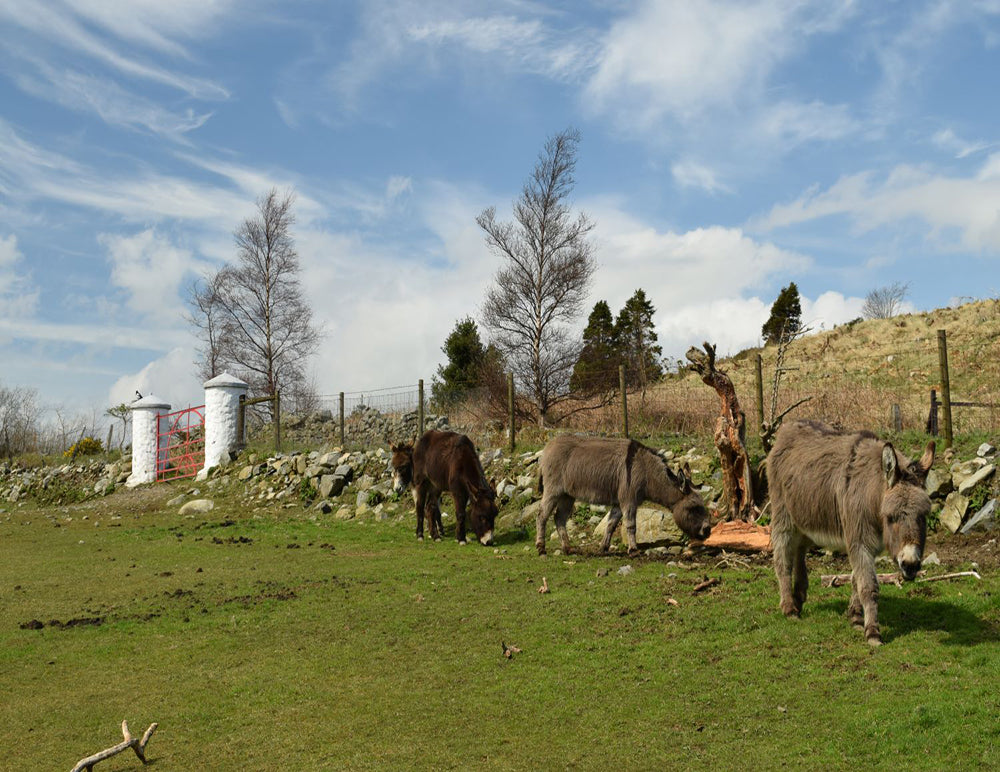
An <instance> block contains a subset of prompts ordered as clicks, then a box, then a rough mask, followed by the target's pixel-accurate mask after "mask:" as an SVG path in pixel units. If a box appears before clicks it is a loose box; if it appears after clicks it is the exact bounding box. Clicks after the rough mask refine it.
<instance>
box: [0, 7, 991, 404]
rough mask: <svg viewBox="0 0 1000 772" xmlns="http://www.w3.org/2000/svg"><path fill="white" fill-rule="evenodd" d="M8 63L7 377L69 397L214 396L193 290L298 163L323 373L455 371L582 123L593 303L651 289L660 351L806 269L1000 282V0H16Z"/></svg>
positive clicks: (944, 293)
mask: <svg viewBox="0 0 1000 772" xmlns="http://www.w3.org/2000/svg"><path fill="white" fill-rule="evenodd" d="M0 74H2V77H0V363H2V365H0V382H2V383H3V384H4V385H7V386H29V387H33V388H36V389H37V390H38V392H39V395H40V397H41V400H42V402H43V403H44V404H46V405H49V406H54V405H61V406H66V407H68V408H71V409H80V410H85V409H88V408H98V409H103V407H106V406H107V405H109V404H117V403H118V402H121V401H125V400H128V399H129V398H130V397H131V396H132V394H133V392H134V390H135V389H137V388H138V389H140V390H141V391H143V392H144V393H147V392H150V391H152V392H155V393H156V394H158V395H160V396H163V397H166V398H167V399H169V400H171V401H172V402H173V403H174V404H175V405H177V406H182V405H186V404H188V403H198V402H200V389H199V384H198V382H197V381H196V380H195V378H194V376H193V370H194V368H193V365H192V361H193V359H194V356H195V355H194V346H195V343H194V341H193V339H192V337H191V332H190V329H189V327H188V325H187V324H186V322H185V320H184V310H185V296H186V287H187V286H188V285H189V283H190V282H191V280H192V279H194V278H195V277H196V276H198V275H200V274H203V273H204V272H206V271H210V270H213V269H216V268H218V267H219V266H220V265H221V264H222V263H223V262H224V261H226V260H230V259H232V258H233V257H234V254H235V250H234V248H233V242H232V232H233V229H234V228H235V227H236V226H237V225H238V223H239V222H240V220H241V219H242V218H244V217H246V216H247V215H249V214H250V213H251V212H252V210H253V203H254V200H255V199H256V198H257V197H258V196H260V195H261V194H262V193H265V192H266V191H267V190H268V189H269V188H270V187H271V186H278V187H294V189H295V190H296V192H297V196H298V199H297V205H296V214H297V218H298V221H297V225H296V228H295V236H296V242H297V246H298V249H299V253H300V256H301V263H302V278H303V282H304V285H305V287H306V292H307V296H308V298H309V300H310V302H311V304H312V307H313V310H314V313H315V316H316V320H317V321H318V322H320V323H321V324H322V325H323V327H324V329H325V333H326V335H325V338H324V342H323V344H322V346H321V348H320V352H319V355H318V356H317V358H316V360H315V372H314V374H313V375H314V379H315V385H316V388H317V390H318V391H319V393H321V394H335V393H336V392H338V391H360V390H366V389H367V390H370V389H374V388H379V387H385V386H396V385H402V384H412V383H415V382H416V381H417V379H419V378H423V379H424V380H425V381H427V382H429V381H430V379H431V378H432V376H433V375H434V373H435V371H436V367H437V366H438V365H439V364H441V363H442V359H443V355H442V354H441V351H440V348H441V345H442V344H443V342H444V339H445V337H446V336H447V335H448V333H449V332H450V331H451V330H452V328H453V327H454V324H455V322H456V321H457V320H458V319H460V318H463V317H465V316H467V315H472V316H473V317H476V316H477V314H478V311H479V307H480V304H481V302H482V299H483V294H484V290H485V288H486V287H487V286H488V285H489V283H490V282H491V280H492V276H493V274H494V272H495V270H496V268H497V262H496V258H495V257H493V256H491V255H490V253H489V252H488V251H487V249H486V247H485V243H484V240H483V236H482V233H481V232H480V231H479V230H478V228H477V226H476V224H475V217H476V215H477V214H478V213H479V212H480V211H481V210H482V209H483V208H484V207H487V206H490V205H495V206H496V207H497V209H498V212H499V213H500V214H501V215H502V216H503V217H504V218H507V217H509V213H510V204H511V202H512V201H513V199H514V198H515V197H516V196H517V194H518V192H519V190H520V187H521V185H522V184H523V182H524V180H525V179H526V178H527V176H528V174H529V173H530V171H531V169H532V167H533V165H534V163H535V161H536V158H537V156H538V153H539V151H540V150H541V148H542V146H543V144H544V142H545V140H546V138H547V137H549V136H551V135H552V134H554V133H556V132H558V131H560V130H562V129H564V128H566V127H569V126H573V127H576V128H578V129H579V130H580V132H581V135H582V141H581V144H580V146H579V161H578V166H577V187H576V190H575V192H574V195H573V204H574V206H575V207H576V208H577V209H579V210H582V211H585V212H586V213H587V214H588V215H589V216H590V217H591V219H593V220H594V221H595V223H596V228H595V230H594V239H595V247H596V254H597V258H598V262H599V269H598V271H597V274H596V277H595V281H594V285H593V288H592V291H591V296H590V301H589V304H588V308H589V307H592V305H593V303H595V302H596V301H598V300H601V299H603V300H607V301H608V303H609V304H610V306H611V308H612V311H614V312H617V310H618V309H620V308H621V306H622V305H623V304H624V302H625V300H626V299H627V298H628V297H629V296H630V295H631V294H632V293H633V291H634V290H635V289H636V288H639V287H641V288H643V289H644V290H645V291H646V294H647V296H648V297H649V298H650V300H651V301H652V302H653V304H654V305H655V306H656V308H657V314H656V317H655V323H656V325H657V331H658V334H659V337H660V342H661V343H662V345H663V348H664V353H665V354H668V355H672V356H682V355H683V352H684V351H685V350H686V349H687V348H688V346H690V345H692V344H695V345H697V344H700V342H701V341H702V340H710V341H715V342H717V343H718V344H719V347H720V350H722V351H729V352H735V351H737V350H739V349H741V348H744V347H746V346H750V345H754V344H756V343H757V342H758V341H759V338H760V326H761V324H762V323H763V322H764V320H765V319H766V317H767V314H768V311H769V308H770V304H771V303H772V302H773V300H774V298H775V297H776V295H777V293H778V291H779V289H780V288H781V287H782V286H783V285H785V284H787V283H788V282H789V281H795V282H796V283H797V284H798V286H799V289H800V291H801V293H802V295H803V317H804V320H805V321H807V322H810V323H812V324H813V326H814V327H817V328H819V327H821V326H826V327H829V326H832V325H833V324H836V323H839V322H843V321H846V320H849V319H852V318H854V317H856V316H858V315H859V312H860V307H861V303H862V302H863V298H864V296H865V294H866V293H867V292H868V291H869V290H871V289H873V288H876V287H880V286H884V285H887V284H890V283H892V282H896V281H900V282H909V285H910V294H909V301H910V303H911V304H912V307H913V308H915V309H930V308H935V307H940V306H945V305H948V304H951V303H954V302H958V301H960V300H962V299H968V298H982V297H995V296H997V294H998V289H1000V282H998V281H997V280H996V279H995V278H994V277H995V275H996V270H995V267H996V262H997V258H998V254H1000V129H998V128H997V127H998V126H1000V121H998V120H997V118H998V116H997V112H998V110H1000V103H998V101H997V99H996V82H997V75H998V74H1000V1H998V0H981V1H976V0H966V1H965V2H944V1H942V0H939V1H933V2H932V1H928V0H905V1H904V0H899V1H893V0H879V1H878V2H860V1H858V2H845V1H843V0H842V1H840V2H834V1H832V0H831V1H829V2H819V1H816V2H810V1H809V0H798V1H794V2H793V1H790V0H786V1H784V2H777V1H775V0H748V1H747V2H717V1H715V0H684V1H683V2H668V1H666V0H664V1H663V2H628V1H626V0H593V2H586V0H572V1H571V0H552V1H551V2H534V1H533V0H490V2H485V1H484V2H479V0H448V1H447V2H435V0H419V1H416V2H410V1H409V0H386V1H385V2H378V1H376V0H360V1H359V2H351V1H350V0H338V1H337V2H320V1H319V0H302V1H299V2H297V1H296V0H283V1H282V2H275V3H268V2H263V1H262V0H244V1H243V2H235V1H234V2H229V1H228V0H172V2H169V3H165V2H161V1H160V0H32V2H22V1H21V0H0ZM584 321H585V320H584V319H581V320H580V325H581V328H582V325H583V322H584Z"/></svg>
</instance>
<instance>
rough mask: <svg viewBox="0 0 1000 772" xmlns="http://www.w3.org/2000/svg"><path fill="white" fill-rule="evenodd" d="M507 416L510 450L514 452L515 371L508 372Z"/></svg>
mask: <svg viewBox="0 0 1000 772" xmlns="http://www.w3.org/2000/svg"><path fill="white" fill-rule="evenodd" d="M507 416H508V419H507V420H509V421H510V452H511V453H513V452H514V443H515V434H514V431H515V430H514V373H507Z"/></svg>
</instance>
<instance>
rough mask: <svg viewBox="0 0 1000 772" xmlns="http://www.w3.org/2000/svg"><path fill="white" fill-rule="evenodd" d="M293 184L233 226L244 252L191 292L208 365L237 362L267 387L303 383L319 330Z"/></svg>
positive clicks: (267, 391) (241, 371) (208, 369)
mask: <svg viewBox="0 0 1000 772" xmlns="http://www.w3.org/2000/svg"><path fill="white" fill-rule="evenodd" d="M294 202H295V196H294V194H293V193H291V192H284V193H279V191H277V190H276V189H272V190H271V191H270V192H268V193H267V194H266V195H264V196H262V197H261V198H259V199H258V200H257V213H256V214H255V215H253V216H252V217H248V218H247V219H246V220H244V221H243V222H242V223H241V224H240V226H239V227H238V228H237V229H236V231H235V232H234V233H233V238H234V239H235V241H236V250H237V259H236V263H235V264H234V265H226V266H224V267H223V268H222V269H220V270H219V272H218V273H216V274H215V275H214V276H210V277H207V278H206V280H205V282H204V284H202V285H200V286H196V287H195V289H194V291H193V296H192V314H191V321H192V324H193V325H194V326H195V328H196V330H197V331H198V333H199V337H200V338H201V340H202V342H203V349H202V355H203V360H202V363H201V372H202V374H203V375H207V374H209V373H212V372H215V371H216V370H217V369H218V368H219V367H220V366H221V365H222V364H225V365H226V366H227V367H229V366H231V367H232V368H233V369H234V370H235V371H236V373H235V374H237V375H239V376H240V377H242V378H243V379H244V380H246V381H247V383H249V384H250V386H251V388H252V389H253V390H254V391H255V392H257V393H259V394H263V395H273V394H275V393H276V392H277V391H280V390H282V389H287V390H288V391H289V393H293V392H295V391H296V390H297V389H301V388H302V385H303V384H304V383H305V381H306V364H307V362H308V359H309V357H310V356H312V354H313V353H315V351H316V347H317V346H318V345H319V338H320V332H319V330H318V329H317V328H316V327H315V326H314V325H313V323H312V311H311V310H310V308H309V306H308V304H307V303H306V301H305V298H304V296H303V293H302V286H301V283H300V281H299V256H298V253H297V252H296V250H295V241H294V239H293V238H292V233H291V227H292V225H293V224H294V223H295V215H294V213H293V212H292V205H293V203H294Z"/></svg>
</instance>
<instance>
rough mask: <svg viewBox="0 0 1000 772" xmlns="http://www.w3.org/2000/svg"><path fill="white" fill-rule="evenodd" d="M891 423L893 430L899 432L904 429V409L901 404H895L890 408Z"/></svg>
mask: <svg viewBox="0 0 1000 772" xmlns="http://www.w3.org/2000/svg"><path fill="white" fill-rule="evenodd" d="M890 423H891V426H892V430H893V431H894V432H896V433H897V434H898V433H899V432H901V431H903V411H902V409H900V407H899V405H893V406H892V407H891V408H890Z"/></svg>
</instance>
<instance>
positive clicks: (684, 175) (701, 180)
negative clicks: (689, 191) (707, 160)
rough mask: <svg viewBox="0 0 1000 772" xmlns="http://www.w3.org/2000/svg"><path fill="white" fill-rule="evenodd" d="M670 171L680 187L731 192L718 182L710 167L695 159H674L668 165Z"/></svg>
mask: <svg viewBox="0 0 1000 772" xmlns="http://www.w3.org/2000/svg"><path fill="white" fill-rule="evenodd" d="M670 173H671V174H673V175H674V180H676V182H677V184H678V185H680V186H681V187H682V188H700V189H701V190H704V191H706V192H708V193H732V189H731V188H730V187H729V186H728V185H725V184H723V183H722V182H720V181H719V179H718V178H717V177H716V175H715V172H714V171H713V170H712V169H709V168H708V167H707V166H703V165H702V164H700V163H698V162H697V161H692V160H690V159H685V160H681V161H676V162H675V163H674V164H673V165H672V166H671V167H670Z"/></svg>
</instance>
